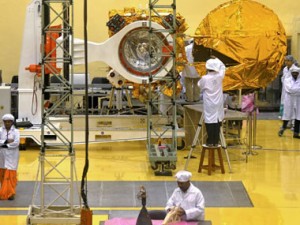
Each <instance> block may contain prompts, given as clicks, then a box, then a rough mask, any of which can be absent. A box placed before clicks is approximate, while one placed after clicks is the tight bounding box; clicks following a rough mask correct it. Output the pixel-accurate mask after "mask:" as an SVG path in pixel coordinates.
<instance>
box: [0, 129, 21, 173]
mask: <svg viewBox="0 0 300 225" xmlns="http://www.w3.org/2000/svg"><path fill="white" fill-rule="evenodd" d="M0 138H1V139H0V146H2V145H3V144H4V142H5V140H7V139H13V140H14V142H12V143H9V144H7V147H8V148H2V147H0V168H6V169H9V170H17V169H18V165H19V144H20V133H19V130H18V129H16V128H15V127H14V126H12V127H11V128H10V130H9V131H8V132H7V130H6V129H5V127H4V126H3V127H1V128H0Z"/></svg>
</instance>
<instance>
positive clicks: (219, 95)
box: [198, 60, 225, 123]
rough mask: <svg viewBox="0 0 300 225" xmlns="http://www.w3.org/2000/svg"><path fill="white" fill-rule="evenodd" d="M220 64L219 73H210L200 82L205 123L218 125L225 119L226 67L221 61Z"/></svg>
mask: <svg viewBox="0 0 300 225" xmlns="http://www.w3.org/2000/svg"><path fill="white" fill-rule="evenodd" d="M219 63H220V69H219V72H208V74H206V75H205V76H203V77H202V78H201V79H200V80H199V82H198V86H199V87H200V89H201V91H202V93H203V108H204V121H205V123H218V122H221V121H223V119H224V106H223V103H224V101H223V79H224V76H225V65H224V64H223V63H222V62H221V61H220V60H219Z"/></svg>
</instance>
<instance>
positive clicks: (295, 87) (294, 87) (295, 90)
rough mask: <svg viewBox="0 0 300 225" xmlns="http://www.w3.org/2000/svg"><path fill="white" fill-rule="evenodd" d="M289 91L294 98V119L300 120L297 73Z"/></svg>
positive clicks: (299, 77)
mask: <svg viewBox="0 0 300 225" xmlns="http://www.w3.org/2000/svg"><path fill="white" fill-rule="evenodd" d="M289 91H290V94H291V95H292V96H293V98H295V105H296V110H295V119H296V120H300V75H298V78H297V80H296V81H295V82H294V83H293V84H292V86H291V88H290V89H289Z"/></svg>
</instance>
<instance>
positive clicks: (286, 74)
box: [280, 66, 292, 104]
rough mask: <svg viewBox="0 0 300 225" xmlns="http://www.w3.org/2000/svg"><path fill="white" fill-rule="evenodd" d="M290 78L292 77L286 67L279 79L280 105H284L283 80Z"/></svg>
mask: <svg viewBox="0 0 300 225" xmlns="http://www.w3.org/2000/svg"><path fill="white" fill-rule="evenodd" d="M290 76H292V75H291V72H290V70H289V68H288V67H287V66H286V67H284V68H283V71H282V77H281V83H282V90H281V99H280V104H284V98H285V95H286V91H285V85H284V80H285V78H287V77H290Z"/></svg>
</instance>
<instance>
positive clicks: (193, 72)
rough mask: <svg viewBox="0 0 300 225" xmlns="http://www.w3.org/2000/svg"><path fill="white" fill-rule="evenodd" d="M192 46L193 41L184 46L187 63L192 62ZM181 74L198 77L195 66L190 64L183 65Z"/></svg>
mask: <svg viewBox="0 0 300 225" xmlns="http://www.w3.org/2000/svg"><path fill="white" fill-rule="evenodd" d="M193 46H194V43H192V44H189V45H188V46H186V47H185V53H186V58H187V60H188V63H193V62H194V57H193ZM181 75H182V76H183V77H189V78H199V77H200V76H199V74H198V72H197V70H196V69H195V67H194V66H191V65H186V66H185V67H184V69H183V71H182V73H181Z"/></svg>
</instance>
